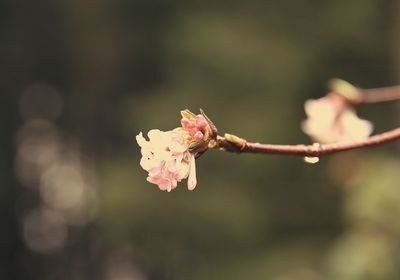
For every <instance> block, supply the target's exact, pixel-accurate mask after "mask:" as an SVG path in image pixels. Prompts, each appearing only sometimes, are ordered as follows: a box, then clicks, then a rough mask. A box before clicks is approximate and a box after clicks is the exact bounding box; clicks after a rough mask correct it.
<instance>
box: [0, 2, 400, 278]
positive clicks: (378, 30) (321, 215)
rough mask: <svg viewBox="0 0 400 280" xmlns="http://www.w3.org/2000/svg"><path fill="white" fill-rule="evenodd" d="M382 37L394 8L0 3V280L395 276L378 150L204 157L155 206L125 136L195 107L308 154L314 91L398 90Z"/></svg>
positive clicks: (395, 212)
mask: <svg viewBox="0 0 400 280" xmlns="http://www.w3.org/2000/svg"><path fill="white" fill-rule="evenodd" d="M399 33H400V4H399V1H395V0H392V1H390V0H384V1H382V0H340V1H317V0H301V1H288V0H281V1H257V0H251V1H195V0H193V1H178V0H170V1H161V0H159V1H146V0H140V1H139V0H136V1H135V0H114V1H111V0H88V1H82V0H70V1H66V0H60V1H51V0H36V1H28V0H13V1H5V0H2V1H0V74H1V76H0V77H1V78H0V104H1V110H0V114H1V117H0V120H1V126H0V128H1V130H0V141H1V142H0V178H1V181H0V184H1V186H0V279H24V280H29V279H40V280H48V279H72V280H74V279H105V280H126V279H138V280H139V279H157V280H158V279H160V280H162V279H178V280H179V279H276V280H290V279H293V280H299V279H300V280H301V279H304V280H313V279H340V280H346V279H349V280H350V279H351V280H353V279H379V280H382V279H383V280H384V279H399V278H400V253H399V252H400V220H399V216H400V188H399V187H400V183H399V182H400V177H399V175H400V173H399V153H398V149H396V145H395V144H388V145H385V146H382V147H378V148H374V149H369V150H363V151H354V152H347V153H344V154H338V155H333V156H329V157H326V158H323V159H321V161H320V162H319V163H318V164H316V165H309V164H305V163H303V162H302V161H301V160H300V159H298V158H296V157H284V156H273V155H271V156H261V155H235V154H228V153H223V152H218V151H209V152H207V153H206V154H205V155H204V156H203V157H201V158H200V159H199V160H198V161H197V177H198V185H197V188H196V189H195V191H193V192H189V191H187V189H186V186H185V183H181V184H180V186H179V188H178V189H176V190H174V191H173V192H171V193H165V192H161V191H159V190H158V189H157V187H156V186H154V185H152V184H149V183H147V182H146V180H145V179H146V172H145V171H144V170H142V169H141V168H140V166H139V159H140V150H139V147H138V146H137V144H136V142H135V140H134V137H135V135H136V134H138V133H139V131H143V132H144V133H145V132H147V131H148V130H149V129H152V128H159V129H162V130H169V129H173V128H174V127H177V126H178V125H179V119H180V116H179V111H180V110H181V109H185V108H189V109H191V110H192V111H197V110H198V108H203V109H204V110H205V111H206V112H207V114H208V115H209V116H210V117H211V118H212V119H213V121H214V122H215V124H216V125H217V126H218V128H219V130H220V131H222V132H231V133H234V134H238V135H240V136H242V137H244V138H246V139H249V140H254V141H259V142H267V143H280V144H295V143H310V140H309V139H308V138H307V137H306V136H305V135H303V134H302V132H301V129H300V123H301V121H302V120H303V119H304V118H305V115H304V112H303V104H304V101H305V100H307V99H309V98H317V97H320V96H323V95H324V94H325V93H326V87H325V85H326V81H327V80H329V79H330V78H333V77H339V78H343V79H345V80H348V81H350V82H352V83H354V84H356V85H359V86H361V87H364V88H370V87H381V86H387V85H395V84H398V82H399V79H400V78H399V77H400V74H399V73H400V71H399V69H400V52H399V51H398V50H399V48H400V39H399V38H400V37H399ZM359 113H360V115H361V117H363V118H366V119H369V120H371V121H373V122H374V124H375V132H382V131H384V130H387V129H390V128H393V127H396V126H398V123H399V122H398V121H399V117H398V116H399V114H398V109H397V112H396V105H394V104H377V105H368V106H364V107H361V108H360V110H359Z"/></svg>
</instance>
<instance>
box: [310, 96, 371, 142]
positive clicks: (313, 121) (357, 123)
mask: <svg viewBox="0 0 400 280" xmlns="http://www.w3.org/2000/svg"><path fill="white" fill-rule="evenodd" d="M304 108H305V111H306V115H307V119H306V120H305V121H303V123H302V129H303V131H304V132H305V133H306V134H308V135H309V136H310V137H311V138H313V139H314V140H315V141H317V142H319V143H345V142H352V141H361V140H365V139H366V138H368V137H369V135H370V134H371V132H372V130H373V125H372V123H371V122H369V121H367V120H363V119H360V118H359V117H358V116H357V114H356V113H355V111H354V109H353V108H352V107H351V106H350V105H349V104H348V102H347V101H346V99H344V98H343V97H342V96H339V95H336V94H328V95H326V96H325V97H322V98H320V99H316V100H307V101H306V102H305V104H304Z"/></svg>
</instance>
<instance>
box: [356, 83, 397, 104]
mask: <svg viewBox="0 0 400 280" xmlns="http://www.w3.org/2000/svg"><path fill="white" fill-rule="evenodd" d="M358 90H359V92H360V93H361V96H362V97H361V102H360V103H363V104H368V103H379V102H390V101H396V100H400V86H394V87H383V88H373V89H358Z"/></svg>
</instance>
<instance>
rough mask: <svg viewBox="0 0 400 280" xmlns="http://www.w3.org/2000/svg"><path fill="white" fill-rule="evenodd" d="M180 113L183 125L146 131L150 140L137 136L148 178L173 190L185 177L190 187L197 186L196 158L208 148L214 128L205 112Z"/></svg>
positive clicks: (162, 186)
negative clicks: (164, 129) (197, 113)
mask: <svg viewBox="0 0 400 280" xmlns="http://www.w3.org/2000/svg"><path fill="white" fill-rule="evenodd" d="M181 114H182V119H181V127H178V128H175V129H173V130H169V131H161V130H158V129H152V130H150V131H149V132H148V134H147V135H148V138H149V140H146V139H145V138H144V137H143V134H142V132H140V133H139V134H138V135H137V136H136V141H137V143H138V144H139V146H140V147H141V153H142V158H141V160H140V165H141V167H142V168H143V169H144V170H146V171H147V172H148V173H149V174H148V177H147V181H149V182H150V183H153V184H156V185H157V186H158V187H159V188H160V190H163V191H168V192H170V191H171V190H172V189H174V188H176V187H177V185H178V182H180V181H181V180H182V179H186V178H188V183H187V186H188V189H189V190H193V189H194V188H195V187H196V184H197V180H196V162H195V157H196V155H197V154H199V153H201V152H204V150H206V149H207V145H208V142H209V141H210V140H211V138H210V136H211V135H212V131H211V127H210V124H209V122H208V121H207V119H206V118H205V117H204V116H203V115H194V114H193V113H191V112H190V111H188V110H185V111H182V112H181Z"/></svg>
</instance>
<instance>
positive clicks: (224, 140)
mask: <svg viewBox="0 0 400 280" xmlns="http://www.w3.org/2000/svg"><path fill="white" fill-rule="evenodd" d="M396 140H400V127H399V128H396V129H393V130H390V131H387V132H384V133H381V134H377V135H374V136H371V137H369V138H367V139H366V140H363V141H357V142H351V143H337V144H314V145H272V144H260V143H251V142H247V141H246V140H244V139H242V138H239V137H237V136H233V135H229V134H228V135H225V137H221V136H218V138H217V141H216V145H215V147H216V148H220V149H222V150H225V151H227V152H236V153H255V154H281V155H298V156H304V157H321V156H325V155H329V154H333V153H339V152H344V151H349V150H355V149H361V148H367V147H373V146H378V145H380V144H384V143H387V142H392V141H396Z"/></svg>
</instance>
